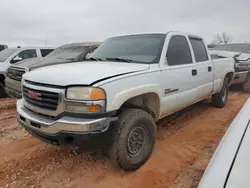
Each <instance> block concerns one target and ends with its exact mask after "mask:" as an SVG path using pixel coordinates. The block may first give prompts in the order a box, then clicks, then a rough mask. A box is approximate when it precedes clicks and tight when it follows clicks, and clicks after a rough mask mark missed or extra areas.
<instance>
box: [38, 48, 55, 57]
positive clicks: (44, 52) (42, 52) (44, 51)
mask: <svg viewBox="0 0 250 188" xmlns="http://www.w3.org/2000/svg"><path fill="white" fill-rule="evenodd" d="M52 51H54V50H53V49H41V54H42V57H45V56H47V55H49V54H50V53H51V52H52Z"/></svg>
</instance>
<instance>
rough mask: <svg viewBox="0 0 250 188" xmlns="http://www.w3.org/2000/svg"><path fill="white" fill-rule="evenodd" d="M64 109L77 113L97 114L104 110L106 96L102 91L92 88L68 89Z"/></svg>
mask: <svg viewBox="0 0 250 188" xmlns="http://www.w3.org/2000/svg"><path fill="white" fill-rule="evenodd" d="M66 98H67V99H68V100H69V101H67V103H66V106H65V109H66V110H67V111H69V112H77V113H86V112H87V113H97V112H101V111H104V110H105V99H106V94H105V91H104V90H103V89H100V88H92V87H69V88H68V89H67V92H66Z"/></svg>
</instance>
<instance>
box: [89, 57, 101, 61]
mask: <svg viewBox="0 0 250 188" xmlns="http://www.w3.org/2000/svg"><path fill="white" fill-rule="evenodd" d="M86 60H91V61H104V60H103V59H100V58H93V57H90V58H88V59H86Z"/></svg>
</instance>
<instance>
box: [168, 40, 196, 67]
mask: <svg viewBox="0 0 250 188" xmlns="http://www.w3.org/2000/svg"><path fill="white" fill-rule="evenodd" d="M167 61H168V65H169V66H174V65H182V64H191V63H193V62H192V56H191V52H190V49H189V45H188V42H187V39H186V37H184V36H180V35H176V36H173V37H172V38H171V39H170V42H169V45H168V51H167Z"/></svg>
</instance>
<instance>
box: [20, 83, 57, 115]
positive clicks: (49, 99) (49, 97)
mask: <svg viewBox="0 0 250 188" xmlns="http://www.w3.org/2000/svg"><path fill="white" fill-rule="evenodd" d="M23 97H24V99H25V100H26V101H27V102H29V103H30V104H32V105H33V106H37V107H40V108H44V109H48V110H56V109H57V105H58V103H59V94H58V93H53V92H48V91H42V90H36V89H31V88H28V87H25V86H23Z"/></svg>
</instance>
